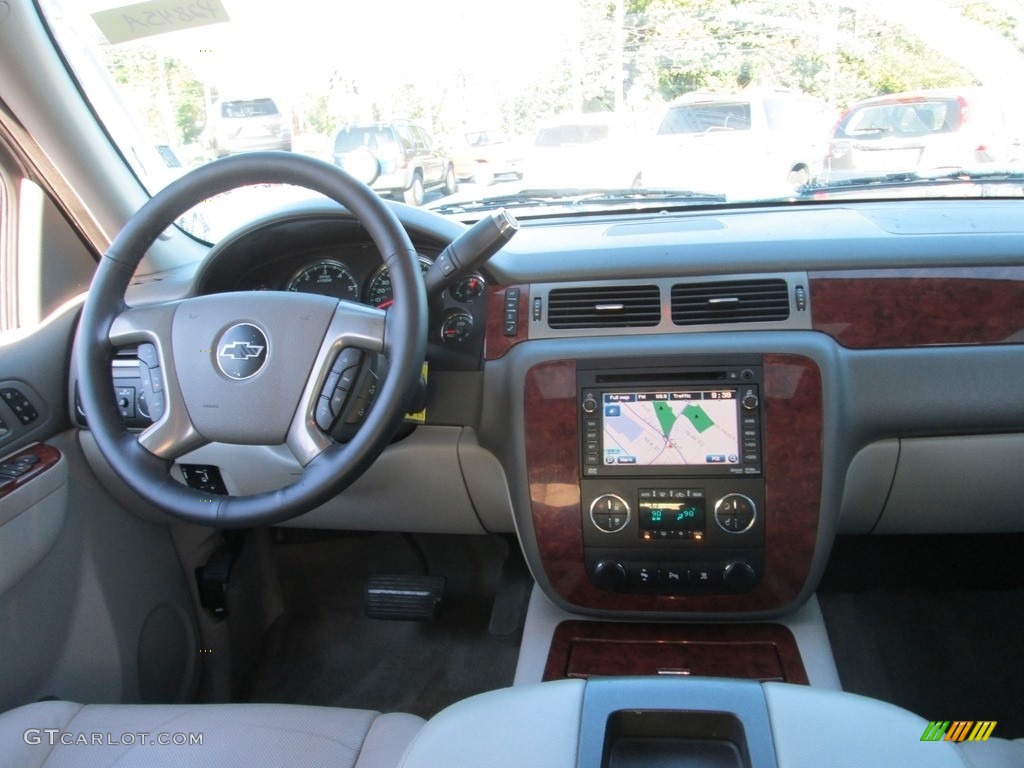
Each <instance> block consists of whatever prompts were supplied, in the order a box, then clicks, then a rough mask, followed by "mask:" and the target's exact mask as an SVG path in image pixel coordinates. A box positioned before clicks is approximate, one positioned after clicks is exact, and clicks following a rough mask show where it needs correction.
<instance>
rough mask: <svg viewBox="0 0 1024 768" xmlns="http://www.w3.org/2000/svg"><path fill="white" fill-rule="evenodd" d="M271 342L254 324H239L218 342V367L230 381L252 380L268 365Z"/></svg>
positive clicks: (229, 329) (227, 331)
mask: <svg viewBox="0 0 1024 768" xmlns="http://www.w3.org/2000/svg"><path fill="white" fill-rule="evenodd" d="M269 355H270V342H269V341H268V340H267V336H266V334H265V333H263V331H261V330H260V329H259V328H257V327H256V326H255V325H253V324H252V323H238V324H237V325H233V326H231V327H230V328H228V329H227V330H226V331H225V332H224V333H223V334H222V335H221V337H220V338H219V339H218V340H217V367H218V368H220V371H221V373H223V374H224V375H225V376H227V377H228V378H229V379H234V380H236V381H244V380H245V379H251V378H252V377H253V376H255V375H256V374H257V373H259V372H260V371H261V370H263V366H264V365H266V362H267V358H268V357H269Z"/></svg>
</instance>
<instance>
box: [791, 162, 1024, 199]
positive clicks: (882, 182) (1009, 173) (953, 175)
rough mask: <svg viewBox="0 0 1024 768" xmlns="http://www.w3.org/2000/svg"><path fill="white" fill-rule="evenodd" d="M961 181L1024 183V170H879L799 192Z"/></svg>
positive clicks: (806, 188)
mask: <svg viewBox="0 0 1024 768" xmlns="http://www.w3.org/2000/svg"><path fill="white" fill-rule="evenodd" d="M958 182H986V183H1014V184H1019V183H1021V182H1024V169H1010V168H989V169H985V170H978V169H970V168H956V169H953V170H937V171H903V172H900V173H880V174H876V175H874V176H857V177H854V178H851V179H833V180H831V181H829V180H824V181H823V180H818V181H815V182H812V183H810V184H805V185H804V186H803V187H801V188H800V190H799V194H800V195H803V196H806V195H811V194H814V193H815V192H822V191H827V190H837V189H871V188H877V187H900V186H915V185H927V184H956V183H958Z"/></svg>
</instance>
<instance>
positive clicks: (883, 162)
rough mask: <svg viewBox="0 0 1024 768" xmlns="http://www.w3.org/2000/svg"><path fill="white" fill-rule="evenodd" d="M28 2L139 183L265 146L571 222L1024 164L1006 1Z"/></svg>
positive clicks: (1021, 43)
mask: <svg viewBox="0 0 1024 768" xmlns="http://www.w3.org/2000/svg"><path fill="white" fill-rule="evenodd" d="M41 4H42V7H43V10H44V12H45V15H46V18H47V21H48V23H49V24H50V25H51V28H52V29H53V31H54V35H55V38H56V40H57V41H58V43H59V44H60V45H61V47H62V48H63V50H64V53H65V56H66V57H67V59H68V61H69V62H70V64H71V65H72V68H73V69H74V71H75V74H76V75H77V77H78V79H79V81H80V83H81V84H82V87H83V90H84V91H85V93H86V96H87V97H88V98H89V100H90V102H91V103H92V104H93V107H94V109H95V110H96V112H97V114H98V116H99V118H100V119H101V120H102V121H103V123H104V125H105V126H106V128H107V130H108V132H109V133H110V135H111V137H112V138H113V140H114V141H115V142H116V143H117V144H118V145H119V146H120V148H121V151H122V155H123V156H124V157H125V158H126V161H127V162H128V163H130V164H131V166H132V168H133V170H134V172H135V173H136V174H137V175H138V176H139V178H140V180H141V181H142V182H143V183H144V184H145V185H146V187H147V188H148V189H149V191H150V192H155V191H156V190H158V189H159V188H160V187H161V186H163V185H165V184H167V183H169V182H170V181H171V180H173V179H174V178H177V177H178V176H180V175H181V174H182V173H184V172H186V171H187V170H188V169H189V168H192V167H195V166H197V165H200V164H203V163H207V162H211V161H213V160H215V159H217V158H220V157H224V156H228V155H234V154H238V153H243V152H253V151H280V152H295V153H302V154H307V155H312V156H315V157H318V158H321V159H322V160H324V161H326V162H329V163H334V164H336V165H338V166H340V167H342V168H346V169H347V170H349V171H350V172H353V173H355V172H357V171H358V174H359V176H360V178H362V179H363V180H364V181H367V183H369V184H370V185H371V186H372V187H373V189H375V190H376V191H377V192H378V193H380V194H381V195H384V196H387V197H389V198H392V199H395V200H399V201H402V202H405V203H408V204H410V205H423V206H428V207H432V208H434V209H436V210H438V211H439V212H442V213H444V214H446V215H452V216H457V217H459V216H461V217H463V218H465V217H466V216H467V211H470V210H473V209H474V207H477V208H479V207H481V206H483V207H486V205H487V203H486V201H487V200H489V199H500V200H502V201H503V202H504V204H506V205H510V206H515V205H516V204H517V201H520V202H521V205H522V207H523V208H524V210H522V211H517V212H516V213H517V215H520V214H521V215H523V216H526V217H528V216H532V215H543V214H545V213H549V212H552V211H559V212H563V213H564V212H566V208H567V206H566V199H567V195H566V193H567V191H571V190H576V191H577V192H578V193H579V194H577V195H575V196H573V197H572V201H573V204H572V210H571V212H572V213H585V212H587V211H591V210H602V209H608V208H615V207H616V206H618V205H620V204H621V203H620V201H622V200H627V201H628V206H629V207H631V208H641V209H642V208H646V207H658V208H666V207H671V206H687V205H730V204H732V203H735V202H738V201H742V202H745V201H752V200H753V201H756V200H771V201H780V202H788V203H790V204H794V205H796V204H801V203H803V202H806V200H808V199H810V198H812V197H813V198H815V199H817V198H821V197H822V196H825V197H827V196H828V194H830V190H837V191H836V192H835V194H840V191H841V194H842V195H844V196H850V195H853V194H855V195H856V196H857V197H860V198H864V199H868V198H872V197H887V196H888V197H892V196H893V195H894V194H898V195H900V196H911V197H913V196H918V195H920V196H935V194H936V192H935V190H930V191H927V192H926V191H925V190H924V186H926V185H922V184H920V183H919V182H920V180H921V178H922V177H928V176H929V175H930V174H936V173H937V172H938V173H942V174H946V175H948V173H949V172H951V171H955V172H960V171H962V172H963V173H964V176H963V179H964V182H965V183H963V184H958V185H956V191H955V192H953V191H952V190H951V188H950V186H949V185H946V186H938V187H937V189H938V190H939V191H938V194H945V193H946V191H947V190H949V193H950V194H956V195H957V196H964V195H965V194H967V195H970V194H972V192H971V189H972V181H971V180H972V179H974V178H975V176H974V175H973V174H976V173H978V172H984V171H987V170H990V171H995V170H999V171H1007V170H1013V169H1014V168H1017V167H1019V166H1020V165H1021V160H1022V156H1024V119H1022V118H1021V114H1022V112H1021V109H1020V108H1019V105H1018V102H1019V101H1020V99H1019V97H1018V88H1017V84H1018V83H1019V82H1020V81H1021V76H1022V75H1024V53H1022V50H1024V33H1019V32H1018V29H1019V26H1020V23H1021V22H1022V21H1024V6H1022V4H1020V3H1016V2H1000V3H995V2H972V1H968V0H933V1H932V2H924V1H921V2H912V3H880V2H869V1H868V0H849V1H848V2H844V3H837V2H813V3H805V2H797V1H796V0H750V1H741V0H699V1H698V0H517V2H515V3H513V4H510V5H507V6H503V9H502V12H501V15H500V19H501V22H500V24H496V23H495V16H494V9H493V8H492V7H491V6H490V4H488V3H479V2H476V0H436V2H432V3H418V2H411V1H410V2H404V1H403V2H396V3H394V4H389V5H387V6H380V5H374V4H351V3H332V2H326V0H292V2H290V3H287V4H279V3H272V2H269V1H268V0H196V1H195V2H193V3H191V4H188V5H183V4H181V3H180V2H178V0H174V1H173V2H171V0H151V1H150V2H144V3H138V4H127V3H123V4H119V3H117V2H110V1H109V0H41ZM899 174H902V175H899ZM907 174H911V175H912V176H913V179H914V181H915V182H918V183H916V184H915V185H913V186H909V185H908V186H906V187H905V188H901V189H899V190H898V191H896V192H895V193H894V191H893V187H894V186H898V185H900V184H902V183H904V182H905V181H907V179H908V178H909V177H908V176H907ZM1002 178H1003V179H1004V183H1005V187H1006V188H1005V194H1006V196H1019V189H1017V188H1018V187H1019V184H1020V181H1019V178H1020V177H1019V175H1017V174H1013V173H1005V174H1004V175H1003V177H1002ZM991 179H992V175H991V174H989V176H988V181H987V182H986V183H985V184H981V183H978V184H976V185H975V186H976V188H977V195H978V196H993V188H994V187H993V183H992V182H991ZM857 180H865V181H866V180H872V183H871V184H866V183H865V184H863V185H860V186H857V185H851V184H850V182H851V181H857ZM879 180H883V181H884V183H882V182H880V181H879ZM809 190H810V192H809ZM853 190H856V192H854V191H853ZM965 190H966V191H965ZM595 191H603V192H606V193H610V194H594V192H595ZM545 192H553V194H545ZM630 192H639V193H640V194H629V193H630ZM655 192H656V194H655ZM555 193H557V194H555ZM995 194H1000V193H999V190H998V189H996V192H995ZM296 196H298V197H302V193H301V192H297V191H295V190H279V189H273V188H270V187H266V188H261V189H260V190H247V191H245V192H244V203H240V202H239V198H240V197H242V196H241V195H239V194H237V193H232V194H230V195H228V196H226V197H228V198H229V199H227V200H224V199H214V200H211V201H207V202H206V203H204V204H203V205H202V206H200V207H198V208H197V209H196V210H194V211H193V212H191V214H190V215H189V216H187V217H185V219H183V220H182V222H181V224H182V226H184V227H185V228H187V229H190V230H191V231H192V233H193V234H195V235H197V236H199V237H202V238H206V239H209V240H216V239H217V238H219V237H221V236H223V235H224V234H226V233H227V232H229V231H231V229H232V228H234V227H235V226H237V225H238V224H240V223H242V221H244V219H245V218H246V217H252V216H254V215H257V214H259V213H262V212H266V211H268V210H270V209H272V208H273V207H274V206H277V205H280V204H281V203H282V202H283V201H290V200H293V199H295V198H296Z"/></svg>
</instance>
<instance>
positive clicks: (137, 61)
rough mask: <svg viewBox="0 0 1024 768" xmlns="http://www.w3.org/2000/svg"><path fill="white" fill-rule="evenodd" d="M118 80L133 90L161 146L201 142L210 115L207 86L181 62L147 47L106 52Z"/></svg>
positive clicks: (115, 48) (141, 114)
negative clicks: (202, 126)
mask: <svg viewBox="0 0 1024 768" xmlns="http://www.w3.org/2000/svg"><path fill="white" fill-rule="evenodd" d="M103 51H104V56H105V58H106V64H107V68H108V69H109V70H110V74H111V76H112V77H113V78H114V81H115V82H116V83H118V84H120V85H122V86H124V87H125V88H127V89H128V90H129V92H130V93H131V99H130V100H125V101H126V103H132V104H135V105H138V109H139V115H138V117H139V118H140V119H141V120H142V123H143V125H144V126H145V127H146V128H147V129H148V130H149V132H150V134H151V135H152V136H153V137H154V138H155V139H159V140H160V141H159V142H158V143H161V142H162V143H167V144H171V145H179V146H180V145H182V144H189V143H192V142H195V141H197V140H198V139H199V128H197V127H196V123H197V122H198V121H202V120H204V119H205V116H206V107H205V103H204V96H203V84H202V82H200V80H199V79H198V78H197V77H196V75H195V73H194V72H193V71H192V70H191V68H189V67H188V66H187V65H186V64H184V63H183V62H182V61H180V60H179V59H176V58H174V57H172V56H160V55H159V54H158V53H157V51H156V50H154V49H153V48H152V47H151V46H149V45H146V44H136V45H128V46H107V47H105V48H104V49H103Z"/></svg>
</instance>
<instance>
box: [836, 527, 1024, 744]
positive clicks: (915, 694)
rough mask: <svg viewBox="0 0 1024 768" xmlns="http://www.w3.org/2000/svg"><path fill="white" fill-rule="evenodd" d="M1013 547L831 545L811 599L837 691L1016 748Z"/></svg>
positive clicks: (970, 542) (1020, 587)
mask: <svg viewBox="0 0 1024 768" xmlns="http://www.w3.org/2000/svg"><path fill="white" fill-rule="evenodd" d="M1022 546H1024V540H1022V539H1021V537H1017V536H1008V537H999V538H998V539H995V538H990V537H970V536H968V537H918V538H912V537H878V540H877V541H865V540H858V539H849V540H840V541H839V542H837V546H836V550H835V552H834V553H833V558H832V560H831V561H830V565H829V569H828V572H827V573H826V577H825V579H824V580H823V582H822V586H821V589H820V590H819V593H818V599H819V602H820V604H821V609H822V613H823V614H824V617H825V625H826V627H827V629H828V634H829V639H830V641H831V643H832V650H833V653H834V655H835V659H836V666H837V668H838V670H839V677H840V680H841V681H842V684H843V688H844V689H845V690H847V691H851V692H853V693H859V694H863V695H866V696H871V697H873V698H877V699H882V700H884V701H889V702H892V703H893V704H896V705H898V706H901V707H903V708H905V709H909V710H910V711H912V712H915V713H917V714H919V715H921V716H922V717H924V718H925V719H927V720H996V721H998V725H997V726H996V729H995V732H994V734H993V735H995V736H1000V737H1004V738H1020V737H1024V642H1022V638H1024V583H1022V574H1021V569H1020V562H1021V553H1022V552H1024V549H1022Z"/></svg>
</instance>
